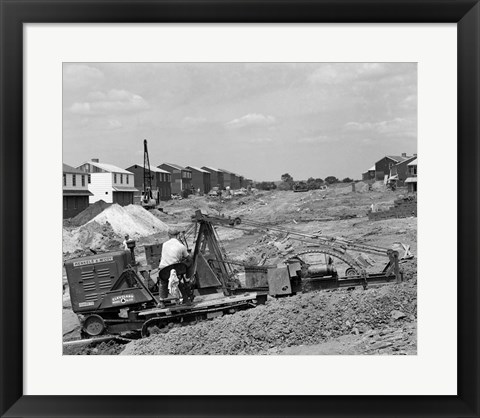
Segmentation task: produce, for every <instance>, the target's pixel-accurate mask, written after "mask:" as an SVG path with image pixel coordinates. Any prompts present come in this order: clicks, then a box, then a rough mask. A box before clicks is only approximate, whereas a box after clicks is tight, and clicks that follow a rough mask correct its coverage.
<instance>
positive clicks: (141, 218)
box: [87, 204, 168, 239]
mask: <svg viewBox="0 0 480 418" xmlns="http://www.w3.org/2000/svg"><path fill="white" fill-rule="evenodd" d="M93 222H95V223H97V224H100V225H106V224H109V225H111V227H112V229H113V231H114V232H115V234H117V236H120V237H123V236H125V235H126V234H128V235H130V238H132V239H138V238H140V237H145V236H148V235H152V234H157V233H159V232H165V231H168V225H167V224H166V223H165V222H163V221H161V220H160V219H158V218H157V217H156V216H155V215H153V214H151V213H150V212H149V211H148V210H146V209H144V208H142V207H141V206H140V205H128V206H120V205H117V204H113V205H111V206H110V207H109V208H107V209H105V210H104V211H103V212H102V213H100V214H98V215H97V216H95V218H93V219H92V220H91V221H90V222H89V223H93ZM87 225H88V224H87Z"/></svg>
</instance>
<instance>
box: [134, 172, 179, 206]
mask: <svg viewBox="0 0 480 418" xmlns="http://www.w3.org/2000/svg"><path fill="white" fill-rule="evenodd" d="M127 171H130V172H131V173H133V176H134V185H135V187H136V188H137V189H138V190H139V192H138V193H137V194H136V196H135V197H137V196H138V199H136V201H137V200H138V201H139V202H140V199H141V195H142V193H143V164H134V165H132V166H130V167H128V168H127ZM147 171H148V170H147ZM150 175H151V178H152V193H153V197H154V199H155V200H156V201H157V204H158V203H159V202H160V201H161V200H170V199H171V198H172V185H171V183H172V175H171V174H170V173H169V172H168V171H166V170H162V169H161V168H158V167H155V166H150Z"/></svg>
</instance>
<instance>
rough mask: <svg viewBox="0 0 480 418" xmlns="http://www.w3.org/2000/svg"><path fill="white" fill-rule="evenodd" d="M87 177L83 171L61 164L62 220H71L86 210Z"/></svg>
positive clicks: (88, 194)
mask: <svg viewBox="0 0 480 418" xmlns="http://www.w3.org/2000/svg"><path fill="white" fill-rule="evenodd" d="M91 194H92V193H91V192H89V191H88V176H87V174H85V173H84V172H83V171H81V170H78V169H76V168H74V167H71V166H69V165H67V164H63V218H64V219H67V218H73V217H74V216H76V215H78V214H79V213H80V212H81V211H83V210H84V209H86V208H88V198H89V196H91Z"/></svg>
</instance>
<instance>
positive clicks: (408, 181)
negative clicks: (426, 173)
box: [405, 177, 417, 183]
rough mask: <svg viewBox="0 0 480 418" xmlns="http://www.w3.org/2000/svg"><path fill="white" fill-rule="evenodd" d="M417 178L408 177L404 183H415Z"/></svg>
mask: <svg viewBox="0 0 480 418" xmlns="http://www.w3.org/2000/svg"><path fill="white" fill-rule="evenodd" d="M416 182H417V178H416V177H409V178H408V179H406V180H405V183H416Z"/></svg>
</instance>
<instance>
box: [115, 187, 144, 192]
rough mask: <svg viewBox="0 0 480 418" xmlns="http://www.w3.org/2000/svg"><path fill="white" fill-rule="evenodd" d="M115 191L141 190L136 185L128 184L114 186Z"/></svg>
mask: <svg viewBox="0 0 480 418" xmlns="http://www.w3.org/2000/svg"><path fill="white" fill-rule="evenodd" d="M112 189H113V191H114V192H138V191H139V190H138V189H136V188H135V187H128V186H112Z"/></svg>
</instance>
